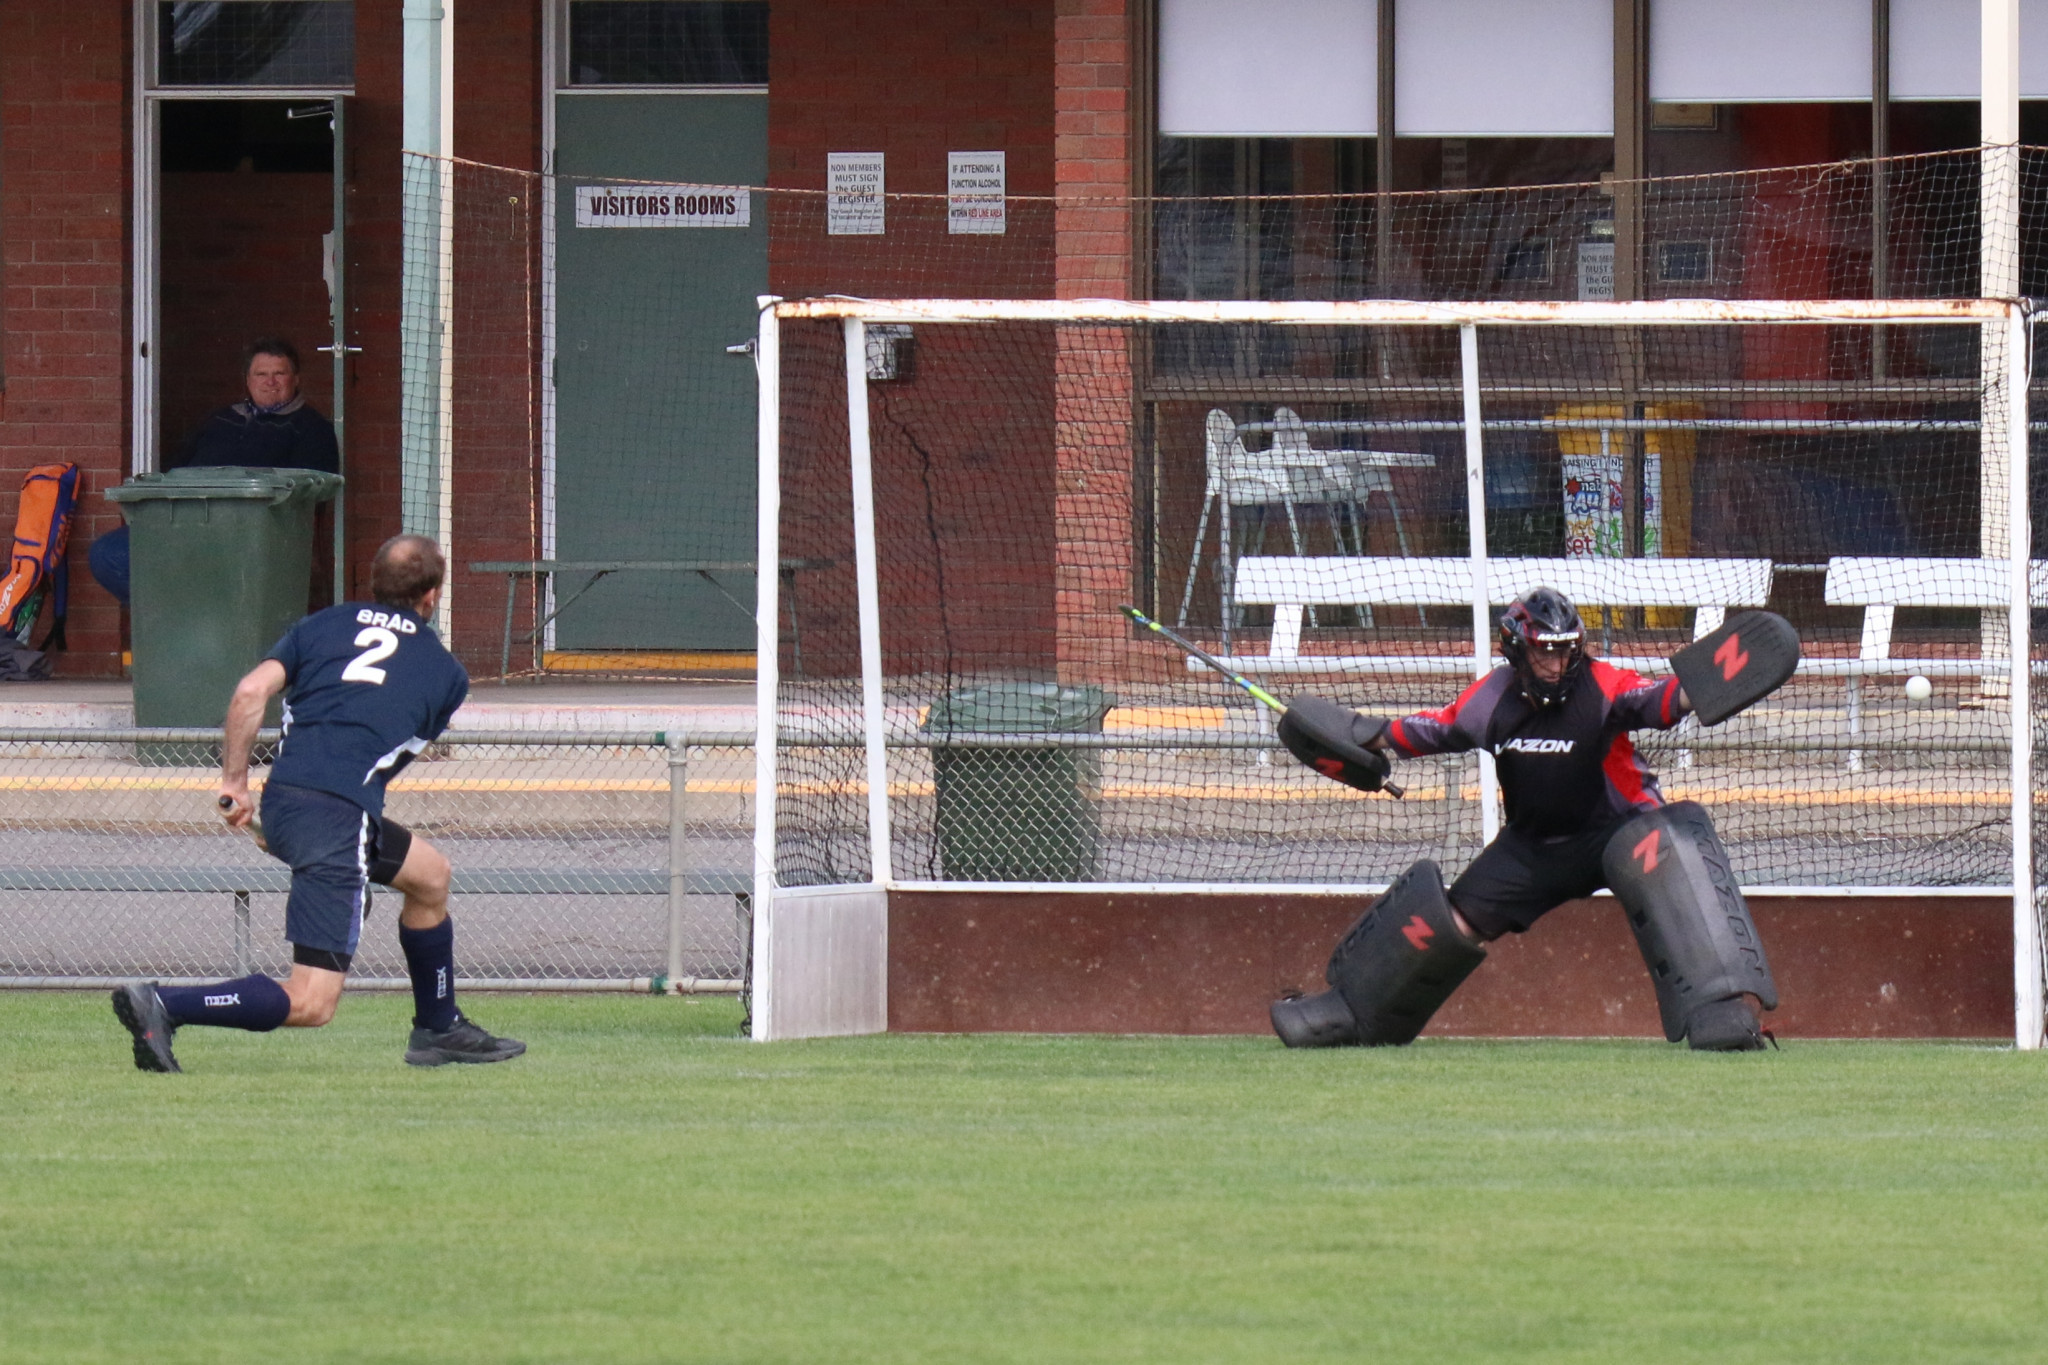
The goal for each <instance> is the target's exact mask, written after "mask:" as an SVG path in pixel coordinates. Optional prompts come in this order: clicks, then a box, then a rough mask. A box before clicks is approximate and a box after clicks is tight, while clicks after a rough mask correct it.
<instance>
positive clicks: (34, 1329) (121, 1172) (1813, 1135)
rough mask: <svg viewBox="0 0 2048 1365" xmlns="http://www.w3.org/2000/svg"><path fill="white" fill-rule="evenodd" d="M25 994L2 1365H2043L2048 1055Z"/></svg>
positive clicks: (11, 1114)
mask: <svg viewBox="0 0 2048 1365" xmlns="http://www.w3.org/2000/svg"><path fill="white" fill-rule="evenodd" d="M469 1004H470V1007H471V1008H472V1009H473V1010H474V1012H475V1013H476V1014H477V1015H478V1017H479V1018H480V1019H481V1020H482V1021H483V1022H484V1023H485V1024H487V1025H488V1026H490V1027H491V1028H493V1029H494V1030H497V1031H499V1032H506V1033H511V1034H514V1035H516V1036H519V1037H523V1038H525V1039H526V1040H527V1041H528V1042H529V1044H531V1047H532V1051H531V1052H530V1053H529V1055H528V1056H527V1057H526V1058H524V1059H522V1060H520V1061H517V1062H513V1063H510V1064H508V1065H503V1066H494V1067H479V1068H466V1067H446V1068H441V1069H439V1070H434V1071H419V1070H414V1069H410V1068H408V1067H406V1066H404V1065H403V1064H402V1063H401V1062H400V1060H399V1054H400V1051H401V1050H402V1045H403V1041H404V1034H405V1026H406V1022H407V1021H406V1015H407V1014H408V1013H409V1006H410V1002H409V1001H402V1000H400V999H398V998H396V997H390V996H384V997H377V996H361V997H356V998H352V999H350V1000H348V1001H346V1002H344V1004H343V1007H342V1013H341V1016H340V1017H339V1019H337V1021H336V1022H335V1024H334V1025H332V1026H331V1027H329V1028H328V1029H325V1030H322V1031H319V1032H312V1033H285V1032H280V1033H278V1034H274V1035H271V1036H269V1037H252V1036H249V1035H244V1034H231V1033H226V1032H222V1031H208V1030H199V1029H188V1030H186V1031H185V1032H184V1033H183V1034H182V1035H181V1036H180V1038H179V1054H180V1057H181V1060H183V1062H184V1063H185V1066H186V1068H187V1074H186V1075H184V1076H182V1077H178V1076H146V1075H143V1074H141V1073H138V1072H137V1071H135V1070H134V1069H133V1067H132V1066H131V1064H130V1062H129V1057H128V1040H127V1035H126V1034H125V1033H123V1032H122V1031H121V1030H120V1028H119V1027H118V1026H117V1025H116V1024H115V1023H114V1020H113V1017H112V1015H111V1013H110V1012H109V1011H108V1009H107V1006H106V1001H105V998H104V997H103V996H100V995H98V994H93V995H38V994H0V1359H4V1360H5V1361H6V1362H8V1363H9V1365H20V1363H21V1362H35V1361H72V1360H110V1359H121V1360H140V1361H149V1362H159V1361H162V1362H171V1361H208V1362H221V1361H243V1360H249V1361H264V1362H272V1361H398V1360H406V1361H410V1360H420V1361H469V1360H476V1361H586V1360H587V1361H607V1362H624V1361H683V1360H706V1361H806V1362H810V1361H830V1362H839V1361H863V1360H880V1361H948V1362H953V1361H1058V1360H1103V1361H1149V1360H1159V1361H1171V1362H1175V1365H1182V1363H1184V1362H1194V1361H1283V1360H1284V1361H1288V1362H1299V1361H1322V1360H1329V1361H1346V1362H1356V1361H1361V1360H1370V1361H1386V1362H1426V1363H1427V1365H1443V1363H1444V1362H1451V1361H1467V1360H1485V1361H1493V1360H1515V1361H1616V1362H1620V1361H1628V1362H1644V1361H1660V1362H1671V1361H1701V1362H1717V1363H1721V1365H1728V1363H1732V1362H1745V1361H1772V1362H1778V1361H1785V1362H1828V1361H1844V1362H1847V1361H1855V1362H1871V1361H1914V1362H1926V1361H2004V1360H2011V1361H2021V1360H2025V1361H2038V1360H2040V1359H2042V1358H2043V1357H2044V1355H2048V1057H2044V1056H2043V1055H2041V1054H2031V1055H2020V1054H2017V1053H2014V1052H2012V1051H2009V1050H1996V1049H1991V1048H1979V1047H1964V1046H1934V1045H1926V1046H1915V1045H1876V1044H1852V1043H1834V1044H1827V1043H1803V1044H1794V1045H1791V1046H1788V1047H1787V1048H1786V1050H1785V1051H1783V1052H1777V1053H1766V1054H1762V1055H1751V1056H1739V1057H1729V1056H1694V1055H1691V1054H1688V1053H1686V1052H1684V1051H1680V1050H1673V1049H1669V1048H1666V1047H1664V1046H1662V1045H1661V1044H1650V1043H1633V1042H1618V1043H1597V1042H1555V1043H1552V1042H1545V1043H1478V1042H1469V1043H1468V1042H1425V1043H1423V1044H1420V1045H1418V1046H1415V1047H1412V1048H1407V1049H1403V1050H1398V1051H1371V1052H1367V1051H1356V1050H1352V1051H1340V1052H1326V1053H1288V1052H1285V1051H1283V1050H1282V1049H1281V1048H1280V1047H1279V1046H1278V1045H1277V1044H1276V1043H1274V1042H1272V1041H1271V1040H1267V1039H1168V1038H1032V1037H972V1038H958V1037H936V1038H935V1037H885V1038H868V1039H858V1040H843V1041H832V1042H814V1043H795V1044H777V1045H755V1044H750V1043H746V1042H742V1041H740V1040H738V1039H737V1038H736V1037H734V1036H733V1032H734V1026H735V1024H736V1022H737V1010H736V1008H735V1006H734V1005H733V1004H732V1003H731V1002H729V1001H721V1002H710V1001H702V1002H700V1001H676V1000H660V999H650V998H623V997H611V998H590V997H586V998H570V999H561V998H548V997H510V998H496V997H487V996H472V997H470V1000H469Z"/></svg>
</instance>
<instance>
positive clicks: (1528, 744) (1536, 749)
mask: <svg viewBox="0 0 2048 1365" xmlns="http://www.w3.org/2000/svg"><path fill="white" fill-rule="evenodd" d="M1576 743H1578V741H1577V740H1571V739H1530V738H1528V737H1527V736H1524V735H1516V736H1515V737H1514V738H1513V739H1511V740H1508V741H1507V742H1505V743H1503V744H1496V745H1495V746H1494V748H1493V751H1494V752H1495V753H1496V754H1502V753H1516V754H1568V753H1570V752H1571V751H1572V745H1574V744H1576Z"/></svg>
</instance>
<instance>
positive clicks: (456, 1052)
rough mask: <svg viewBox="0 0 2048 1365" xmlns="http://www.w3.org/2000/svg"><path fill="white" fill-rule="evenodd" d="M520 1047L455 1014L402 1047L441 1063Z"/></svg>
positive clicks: (414, 1057) (408, 1058)
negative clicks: (449, 1022)
mask: <svg viewBox="0 0 2048 1365" xmlns="http://www.w3.org/2000/svg"><path fill="white" fill-rule="evenodd" d="M138 1046H140V1045H139V1044H138ZM524 1051H526V1044H524V1043H522V1042H520V1041H519V1040H518V1039H517V1038H494V1037H492V1036H491V1035H490V1034H488V1033H486V1032H484V1030H483V1029H481V1028H479V1027H477V1026H476V1025H475V1024H473V1023H471V1022H470V1021H469V1020H467V1019H465V1018H462V1017H461V1016H459V1015H458V1016H457V1017H456V1020H455V1022H454V1024H452V1025H451V1026H449V1027H448V1028H445V1029H441V1030H439V1031H438V1032H437V1031H436V1030H434V1029H424V1028H415V1029H414V1030H413V1031H412V1038H411V1040H410V1041H409V1042H408V1043H407V1044H406V1047H405V1064H406V1065H407V1066H445V1065H446V1064H447V1063H449V1062H509V1061H511V1060H512V1059H513V1058H514V1057H517V1056H518V1055H519V1054H520V1053H522V1052H524Z"/></svg>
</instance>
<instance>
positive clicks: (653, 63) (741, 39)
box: [569, 0, 768, 85]
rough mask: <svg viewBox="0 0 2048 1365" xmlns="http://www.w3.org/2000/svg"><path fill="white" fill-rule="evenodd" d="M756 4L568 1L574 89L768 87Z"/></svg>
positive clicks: (760, 9)
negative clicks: (605, 87)
mask: <svg viewBox="0 0 2048 1365" xmlns="http://www.w3.org/2000/svg"><path fill="white" fill-rule="evenodd" d="M767 83H768V6H767V5H766V4H764V3H761V0H569V84H571V85H766V84H767Z"/></svg>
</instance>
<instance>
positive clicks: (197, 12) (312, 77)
mask: <svg viewBox="0 0 2048 1365" xmlns="http://www.w3.org/2000/svg"><path fill="white" fill-rule="evenodd" d="M355 64H356V14H355V5H354V4H353V3H351V0H160V2H159V3H158V5H157V7H156V83H157V85H158V86H159V87H165V86H187V87H190V86H197V87H219V86H265V87H271V88H282V89H291V88H294V87H306V88H311V89H327V90H335V89H346V88H348V87H349V86H352V85H353V84H354V83H355Z"/></svg>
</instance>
